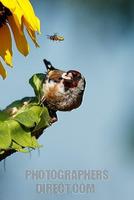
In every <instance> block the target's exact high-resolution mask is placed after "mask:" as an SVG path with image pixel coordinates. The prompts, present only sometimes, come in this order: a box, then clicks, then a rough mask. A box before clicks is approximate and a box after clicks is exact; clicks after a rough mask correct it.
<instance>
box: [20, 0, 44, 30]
mask: <svg viewBox="0 0 134 200" xmlns="http://www.w3.org/2000/svg"><path fill="white" fill-rule="evenodd" d="M17 3H18V5H19V6H20V8H21V10H22V11H23V13H24V15H23V17H24V19H25V21H26V23H27V25H28V27H29V28H30V29H31V30H34V31H38V32H40V23H39V19H38V18H37V17H36V15H35V13H34V10H33V7H32V5H31V3H30V1H29V0H25V3H24V0H17Z"/></svg>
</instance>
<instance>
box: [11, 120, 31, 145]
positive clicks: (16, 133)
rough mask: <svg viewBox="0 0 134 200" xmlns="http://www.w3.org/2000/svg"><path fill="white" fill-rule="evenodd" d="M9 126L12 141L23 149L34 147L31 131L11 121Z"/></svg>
mask: <svg viewBox="0 0 134 200" xmlns="http://www.w3.org/2000/svg"><path fill="white" fill-rule="evenodd" d="M8 126H9V128H10V132H11V137H12V140H13V141H15V143H17V144H19V145H21V146H22V147H33V145H32V139H31V134H30V131H27V130H24V129H23V128H22V126H21V124H19V123H18V122H17V121H15V120H9V121H8Z"/></svg>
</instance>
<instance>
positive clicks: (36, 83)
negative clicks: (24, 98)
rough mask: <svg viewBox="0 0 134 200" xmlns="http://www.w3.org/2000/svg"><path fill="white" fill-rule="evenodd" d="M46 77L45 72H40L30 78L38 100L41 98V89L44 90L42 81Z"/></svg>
mask: <svg viewBox="0 0 134 200" xmlns="http://www.w3.org/2000/svg"><path fill="white" fill-rule="evenodd" d="M44 78H45V74H42V73H39V74H34V75H33V76H32V77H31V78H30V79H29V83H30V85H31V86H32V87H33V89H34V92H35V95H36V97H37V98H38V100H40V98H41V92H42V91H41V90H42V83H43V80H44Z"/></svg>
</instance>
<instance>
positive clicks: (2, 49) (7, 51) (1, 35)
mask: <svg viewBox="0 0 134 200" xmlns="http://www.w3.org/2000/svg"><path fill="white" fill-rule="evenodd" d="M3 40H4V41H3ZM0 56H1V57H2V58H3V60H4V61H5V62H6V64H8V65H10V66H12V40H11V34H10V30H9V27H8V25H6V24H4V25H3V26H2V28H0Z"/></svg>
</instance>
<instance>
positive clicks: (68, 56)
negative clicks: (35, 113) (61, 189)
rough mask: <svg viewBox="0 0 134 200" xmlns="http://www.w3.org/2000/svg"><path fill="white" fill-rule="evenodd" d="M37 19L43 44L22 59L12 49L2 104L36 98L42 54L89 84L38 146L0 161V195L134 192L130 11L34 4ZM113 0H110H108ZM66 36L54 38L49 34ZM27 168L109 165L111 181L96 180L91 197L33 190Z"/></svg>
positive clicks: (122, 195) (123, 195)
mask: <svg viewBox="0 0 134 200" xmlns="http://www.w3.org/2000/svg"><path fill="white" fill-rule="evenodd" d="M31 2H32V3H33V6H34V8H35V11H36V14H37V16H39V18H40V20H41V32H42V34H41V35H39V36H38V40H39V43H40V48H38V49H36V48H34V45H33V44H32V43H31V41H30V39H29V43H30V46H31V52H30V54H29V55H28V57H27V58H24V57H23V56H21V55H20V54H19V53H18V52H17V51H16V47H15V45H14V46H13V48H14V68H13V69H8V73H9V76H8V78H7V79H6V80H5V81H3V80H2V79H0V85H1V98H0V108H1V109H2V108H4V107H6V106H7V105H8V104H10V103H11V102H12V101H14V100H16V99H20V98H22V97H25V96H32V95H34V93H33V91H32V88H31V87H30V85H29V84H28V80H29V78H30V77H31V76H32V74H34V73H40V72H41V73H42V72H45V67H44V64H43V62H42V60H43V59H44V58H46V59H48V60H50V61H51V62H52V64H53V65H54V66H56V67H59V68H60V69H63V70H68V69H75V70H79V71H81V73H82V74H83V75H84V76H85V78H86V81H87V85H86V91H85V95H84V101H83V105H82V106H81V107H80V108H79V109H77V110H75V111H72V112H68V113H64V112H59V113H58V118H59V121H58V122H57V123H55V124H54V125H53V126H52V127H50V128H48V129H47V130H46V131H45V133H44V134H43V135H42V136H41V137H40V139H39V142H40V143H41V144H43V148H42V149H41V150H40V156H39V154H38V151H37V150H35V151H33V152H32V154H31V158H30V155H29V154H22V153H16V154H14V155H13V156H10V157H9V158H7V159H6V172H4V170H3V162H1V163H0V185H1V186H0V199H1V200H7V199H10V200H14V199H19V200H24V199H30V200H36V199H37V198H38V199H39V200H44V199H47V200H52V199H55V200H58V199H66V200H72V199H73V200H74V199H77V200H79V199H80V200H81V199H84V200H87V199H93V200H98V199H99V200H101V199H102V200H107V199H109V200H113V199H115V200H119V199H122V200H125V199H133V196H134V190H133V184H134V125H133V121H134V115H133V113H134V112H133V111H134V107H133V98H134V93H133V87H134V79H133V73H134V66H133V62H134V61H133V60H134V37H133V35H134V26H133V24H134V23H133V22H134V21H133V17H132V16H130V14H131V12H130V11H131V10H130V11H127V12H122V10H121V9H120V7H116V6H115V7H114V6H113V5H114V4H113V5H111V4H110V6H108V7H105V6H102V7H101V6H98V5H93V4H92V3H90V1H86V2H87V4H86V3H85V4H84V3H82V2H81V1H78V2H77V1H71V0H69V1H65V0H64V1H61V0H57V1H52V0H51V1H50V0H49V1H47V0H46V1H43V0H39V1H38V3H37V1H31ZM113 2H114V1H113ZM53 33H59V34H60V35H64V37H65V40H64V41H63V42H52V41H50V40H48V39H47V37H46V35H47V34H53ZM27 169H31V170H32V169H37V170H43V169H56V170H58V169H70V170H72V169H76V170H77V169H107V170H108V171H109V176H110V177H109V179H108V180H107V181H105V182H103V181H102V182H100V181H97V182H95V184H96V192H95V193H94V194H62V195H52V194H48V195H46V194H42V195H41V194H37V193H36V191H35V183H36V182H34V181H27V180H26V179H25V171H26V170H27Z"/></svg>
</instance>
